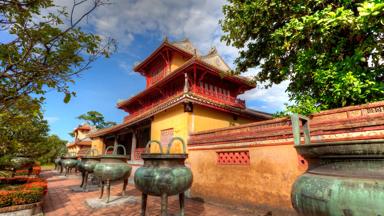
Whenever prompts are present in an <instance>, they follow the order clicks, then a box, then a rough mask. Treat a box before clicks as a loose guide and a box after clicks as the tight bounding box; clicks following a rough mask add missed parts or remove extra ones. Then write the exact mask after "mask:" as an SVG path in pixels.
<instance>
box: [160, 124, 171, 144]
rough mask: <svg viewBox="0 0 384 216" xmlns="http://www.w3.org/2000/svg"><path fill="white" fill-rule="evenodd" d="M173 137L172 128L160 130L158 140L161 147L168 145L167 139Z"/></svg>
mask: <svg viewBox="0 0 384 216" xmlns="http://www.w3.org/2000/svg"><path fill="white" fill-rule="evenodd" d="M172 138H173V128H168V129H165V130H161V134H160V142H161V145H162V146H163V147H166V146H168V143H169V141H171V139H172Z"/></svg>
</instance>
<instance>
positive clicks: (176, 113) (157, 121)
mask: <svg viewBox="0 0 384 216" xmlns="http://www.w3.org/2000/svg"><path fill="white" fill-rule="evenodd" d="M188 115H189V113H187V112H184V107H183V105H182V104H179V105H177V106H175V107H172V108H170V109H167V110H165V111H163V112H161V113H158V114H157V115H155V116H154V119H153V121H152V123H151V140H159V141H160V140H161V131H162V130H166V129H173V136H174V137H180V138H182V139H183V140H187V139H188V135H189V133H188V132H189V128H188V125H189V124H188V119H189V118H188ZM163 145H165V143H163ZM164 150H165V149H164ZM171 150H172V151H171V152H172V153H176V152H180V151H181V150H182V149H181V146H180V145H178V144H177V143H175V145H174V147H173V148H172V149H171ZM158 151H159V150H158V148H157V147H155V145H152V148H151V152H158Z"/></svg>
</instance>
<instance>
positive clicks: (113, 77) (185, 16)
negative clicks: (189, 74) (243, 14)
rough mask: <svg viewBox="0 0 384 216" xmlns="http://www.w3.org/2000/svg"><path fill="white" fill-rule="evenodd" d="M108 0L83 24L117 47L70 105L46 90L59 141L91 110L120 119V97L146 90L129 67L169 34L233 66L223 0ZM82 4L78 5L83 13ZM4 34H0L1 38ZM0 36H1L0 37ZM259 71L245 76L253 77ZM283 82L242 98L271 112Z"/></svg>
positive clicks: (81, 83) (281, 98)
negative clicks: (214, 51) (225, 37)
mask: <svg viewBox="0 0 384 216" xmlns="http://www.w3.org/2000/svg"><path fill="white" fill-rule="evenodd" d="M55 2H56V3H57V4H59V5H63V6H68V7H69V6H70V5H69V4H70V3H71V2H72V1H67V0H56V1H55ZM111 2H112V4H111V5H108V6H106V7H103V8H99V9H98V10H97V11H96V12H95V13H94V14H93V15H92V16H91V17H89V18H88V20H87V22H86V23H83V24H82V25H83V26H84V27H85V28H86V29H88V30H90V31H92V32H94V33H96V34H99V35H102V36H108V37H113V38H115V39H116V40H117V41H118V44H119V46H118V51H117V53H115V54H114V55H112V56H111V58H109V59H105V58H101V59H98V60H97V61H96V62H95V63H94V64H93V65H92V68H91V69H89V70H88V71H85V72H84V73H82V74H81V76H80V77H78V78H76V79H75V81H76V83H75V84H74V85H73V86H72V88H71V90H73V91H75V92H76V93H77V96H76V97H73V98H72V99H71V101H70V102H69V103H68V104H65V103H64V102H63V98H64V95H63V94H60V93H57V92H55V91H50V92H49V93H48V94H47V95H46V101H45V103H44V115H45V118H46V119H47V120H48V122H49V125H50V129H51V133H52V134H57V135H59V136H60V137H61V138H62V139H66V140H71V137H70V136H69V135H68V133H69V132H71V131H72V130H73V129H74V128H75V127H76V126H77V125H78V124H80V123H82V122H81V121H79V120H77V119H76V117H77V116H79V115H81V114H83V113H86V112H87V111H90V110H96V111H99V112H101V113H102V114H103V115H104V116H105V118H106V120H108V121H115V122H117V123H120V122H122V119H123V117H124V116H125V115H127V113H125V112H124V111H122V110H119V109H117V108H116V103H117V101H118V100H119V99H126V98H129V97H131V96H133V95H135V94H137V93H138V92H140V91H142V90H144V88H145V79H144V77H142V76H141V75H139V74H138V73H135V72H133V71H132V68H133V65H134V64H135V63H137V62H139V61H142V60H143V59H145V58H146V57H147V56H148V55H149V54H150V53H151V52H152V51H153V50H155V49H156V48H157V47H158V46H159V45H160V43H161V41H162V40H163V38H164V36H168V37H169V38H170V39H171V40H181V39H184V38H189V39H190V40H191V41H192V43H193V44H194V45H195V46H196V47H197V48H198V49H199V50H200V52H201V53H202V54H205V53H206V52H207V51H208V50H209V49H210V48H211V47H212V46H215V47H217V50H218V51H219V53H220V54H221V55H222V56H223V58H224V59H225V60H226V61H227V63H228V64H229V65H230V66H232V67H233V60H234V59H235V58H236V56H237V53H238V50H237V49H235V48H233V47H228V46H226V45H225V44H223V43H222V42H220V36H221V35H222V32H221V29H220V26H219V24H218V22H219V20H220V19H221V18H222V17H223V14H222V12H221V8H222V5H223V4H224V3H225V2H224V1H219V0H212V1H203V0H195V1H179V0H168V1H155V0H152V1H151V0H140V1H126V0H111ZM85 9H86V8H85V7H84V8H79V9H78V10H77V11H75V13H77V14H81V12H82V11H84V10H85ZM1 36H2V35H0V37H1ZM2 39H3V38H2ZM254 73H257V69H253V70H250V71H249V72H247V73H246V74H245V75H249V76H251V75H252V74H254ZM286 84H287V83H283V84H281V85H278V86H274V87H272V88H270V89H261V88H257V89H254V90H251V91H249V92H246V93H245V95H243V96H242V97H243V98H245V99H246V100H247V106H248V107H250V108H253V109H257V110H262V111H266V112H275V111H277V110H281V109H282V108H283V104H284V103H285V102H287V95H286V94H285V92H284V91H285V88H286Z"/></svg>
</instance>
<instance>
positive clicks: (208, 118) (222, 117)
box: [191, 105, 253, 132]
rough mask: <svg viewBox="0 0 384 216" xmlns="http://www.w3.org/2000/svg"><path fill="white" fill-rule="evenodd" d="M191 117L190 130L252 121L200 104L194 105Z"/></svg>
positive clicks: (201, 129)
mask: <svg viewBox="0 0 384 216" xmlns="http://www.w3.org/2000/svg"><path fill="white" fill-rule="evenodd" d="M191 118H192V119H191V122H192V125H191V131H192V132H199V131H204V130H211V129H217V128H224V127H231V126H236V125H240V124H246V123H251V122H253V121H252V120H250V119H246V118H243V117H237V118H234V116H233V115H232V114H230V113H225V112H221V111H218V110H214V109H210V108H207V107H203V106H200V105H194V107H193V114H192V115H191Z"/></svg>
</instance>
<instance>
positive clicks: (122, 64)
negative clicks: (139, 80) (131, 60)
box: [118, 61, 137, 76]
mask: <svg viewBox="0 0 384 216" xmlns="http://www.w3.org/2000/svg"><path fill="white" fill-rule="evenodd" d="M118 65H119V67H120V68H121V69H123V71H124V72H125V73H126V74H128V75H129V76H134V75H137V73H135V72H133V71H132V65H130V64H127V63H126V62H124V61H121V62H119V63H118Z"/></svg>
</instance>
